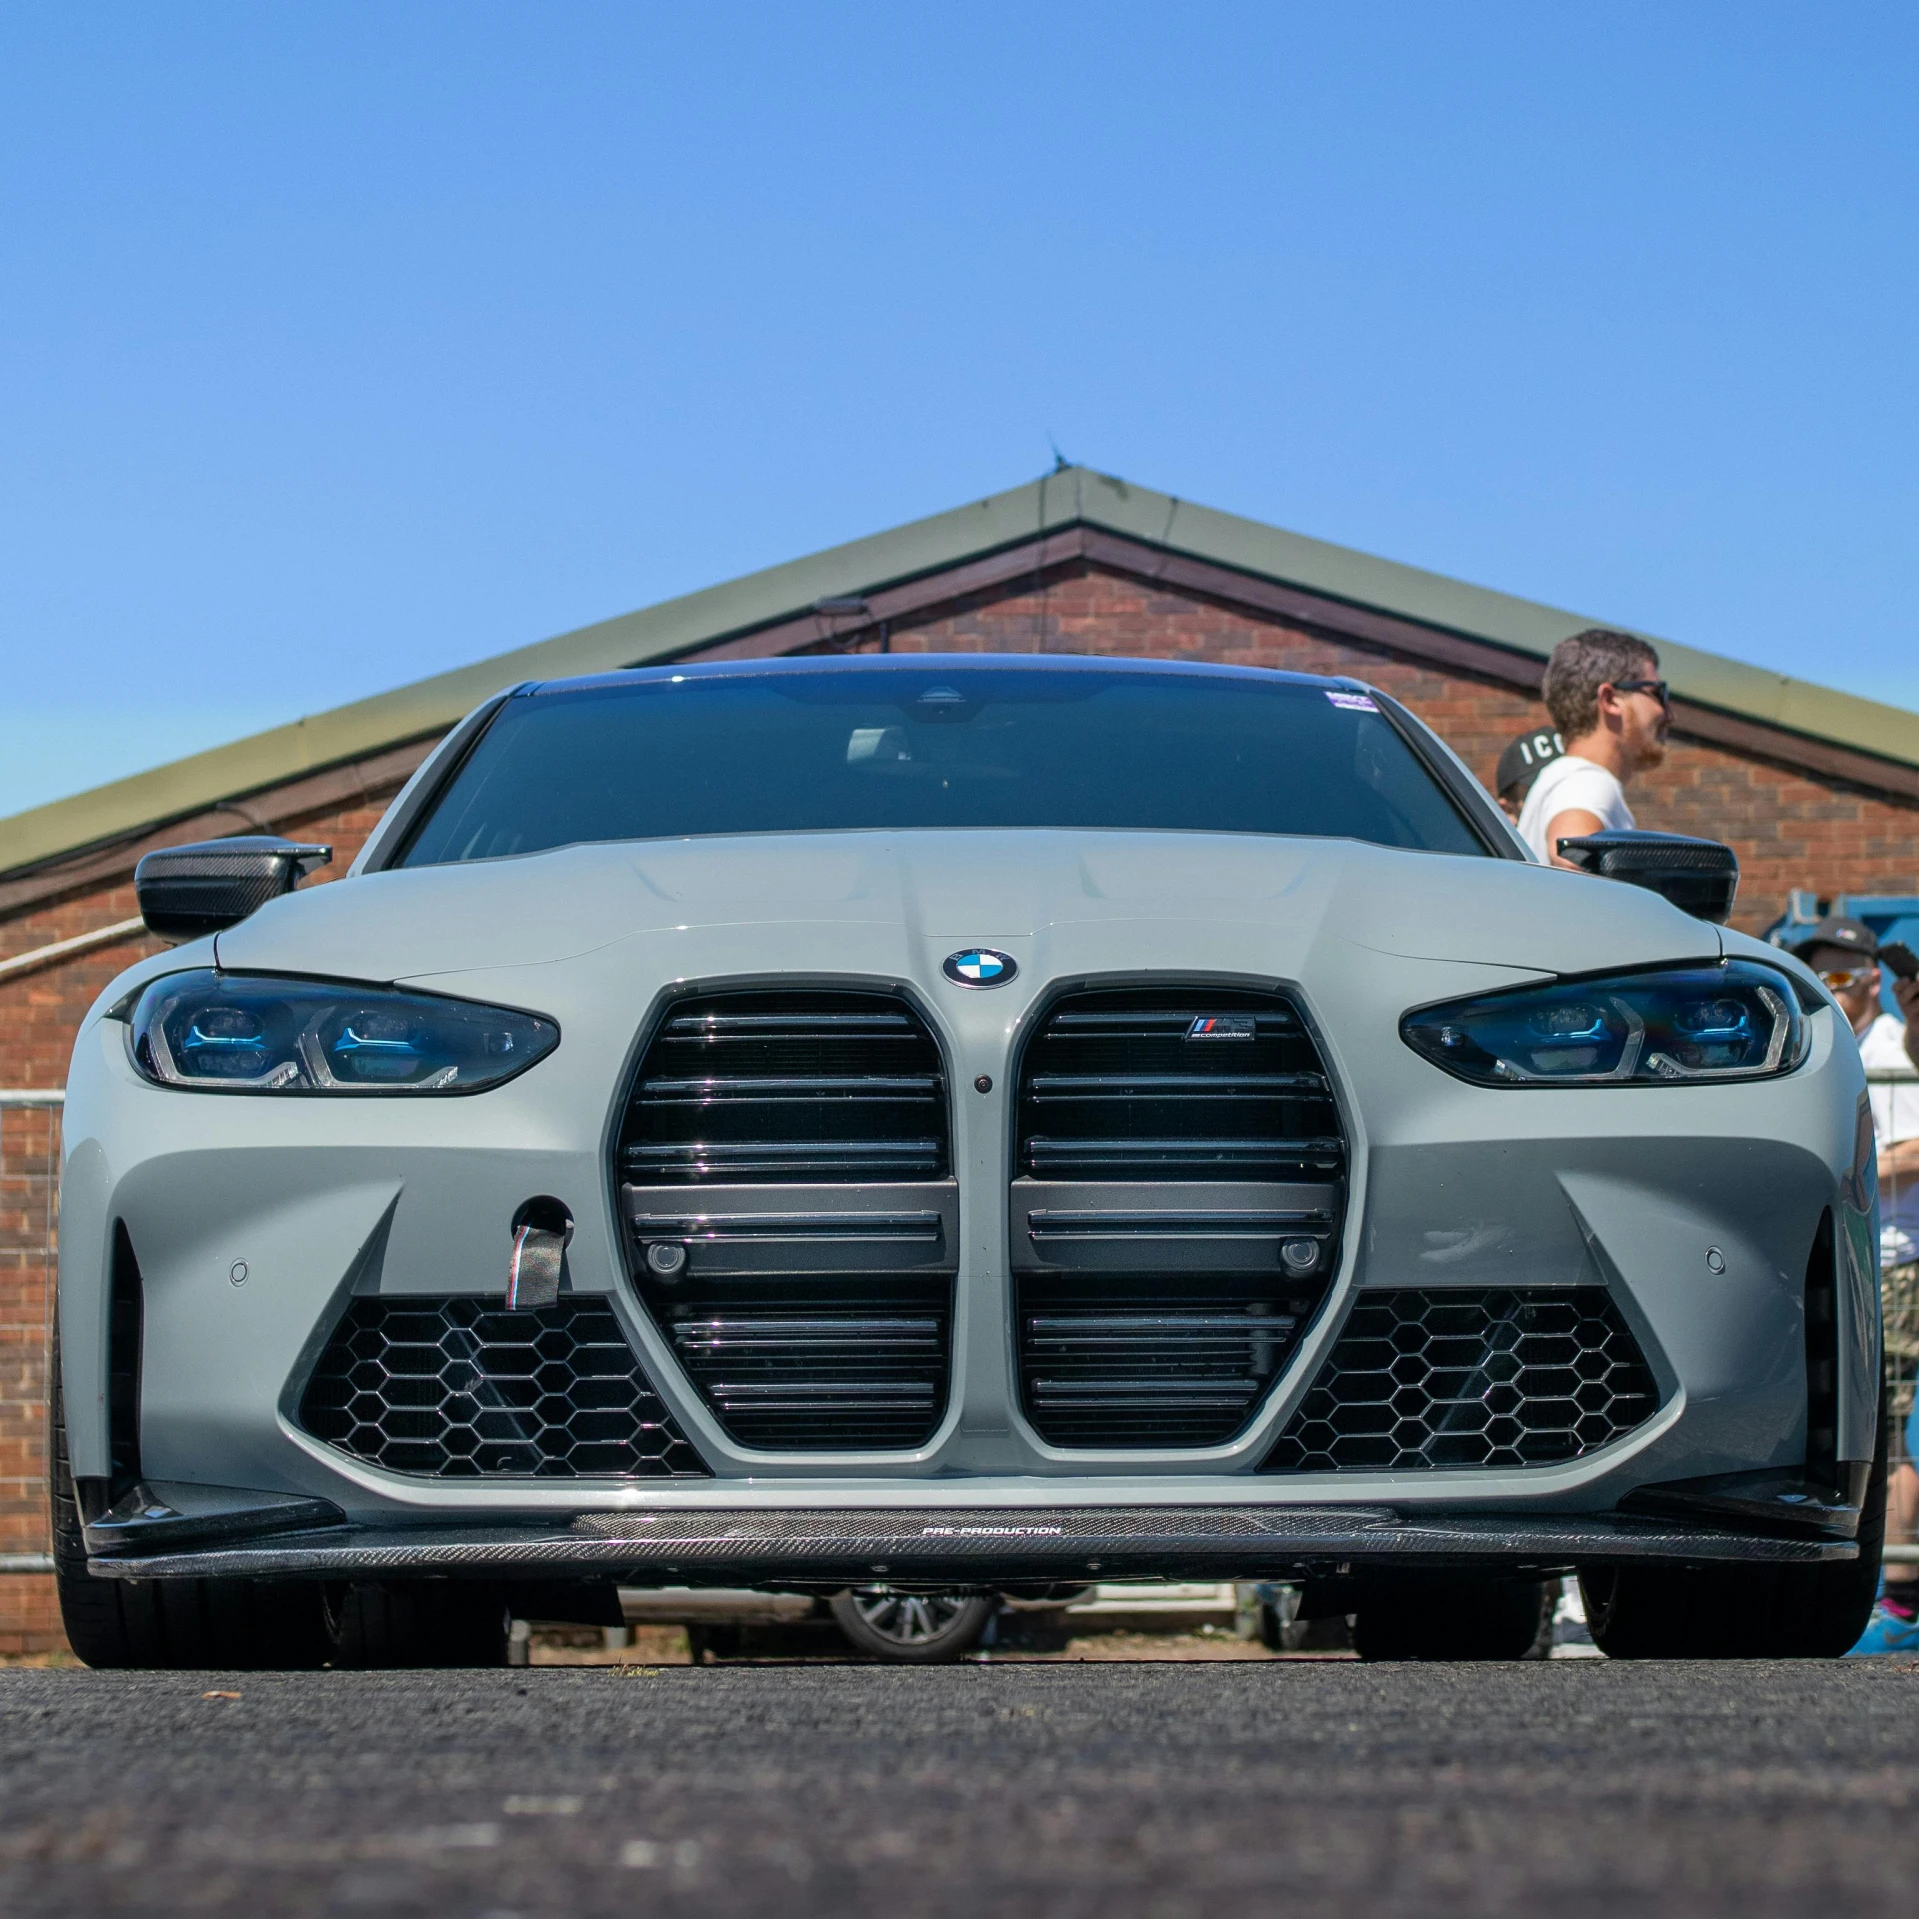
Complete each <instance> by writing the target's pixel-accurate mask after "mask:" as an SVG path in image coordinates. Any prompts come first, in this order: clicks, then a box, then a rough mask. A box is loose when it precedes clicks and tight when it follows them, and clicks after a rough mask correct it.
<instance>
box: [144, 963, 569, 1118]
mask: <svg viewBox="0 0 1919 1919" xmlns="http://www.w3.org/2000/svg"><path fill="white" fill-rule="evenodd" d="M129 1038H130V1043H131V1045H132V1048H133V1061H134V1064H135V1065H136V1066H137V1067H138V1068H139V1069H140V1071H141V1072H142V1073H144V1074H145V1075H146V1077H147V1078H148V1079H150V1080H154V1081H156V1082H157V1083H158V1084H160V1085H162V1086H185V1087H192V1088H194V1089H196V1090H198V1091H202V1092H213V1093H477V1092H480V1091H482V1090H483V1089H484V1088H486V1087H489V1086H497V1085H499V1084H500V1083H501V1081H502V1080H508V1079H511V1078H512V1077H513V1076H514V1075H515V1074H516V1073H522V1072H524V1071H525V1070H526V1069H527V1068H528V1067H529V1066H531V1065H532V1064H533V1062H534V1061H535V1060H537V1059H544V1058H545V1056H546V1055H547V1054H548V1053H550V1052H552V1050H553V1049H554V1047H556V1046H557V1045H558V1044H559V1043H560V1029H559V1028H558V1027H557V1026H555V1025H554V1024H553V1022H552V1021H551V1020H548V1019H541V1018H539V1017H538V1016H537V1015H535V1014H532V1013H514V1012H508V1011H506V1010H504V1009H503V1008H500V1007H494V1006H480V1005H476V1004H475V1003H474V1002H473V1001H472V1000H463V999H441V998H439V997H438V996H436V995H434V994H429V993H400V992H394V991H392V990H391V989H389V988H386V987H380V986H352V985H347V984H343V983H342V982H340V981H337V980H301V979H277V978H272V977H268V976H266V975H262V974H247V973H215V972H210V971H202V972H194V973H171V974H168V975H167V976H166V977H165V978H163V979H157V980H155V981H154V982H153V984H152V985H151V986H149V987H148V988H147V989H146V991H145V992H144V993H142V994H141V995H140V998H139V1001H138V1003H137V1004H136V1005H135V1007H134V1009H133V1017H132V1021H131V1027H130V1034H129Z"/></svg>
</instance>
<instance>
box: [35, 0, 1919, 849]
mask: <svg viewBox="0 0 1919 1919" xmlns="http://www.w3.org/2000/svg"><path fill="white" fill-rule="evenodd" d="M1915 97H1919V11H1915V10H1914V9H1913V8H1911V7H1910V6H1903V7H1891V6H1873V5H1851V6H1847V7H1844V8H1808V7H1804V6H1798V5H1765V4H1708V3H1705V0H1695V3H1693V4H1688V5H1686V6H1683V7H1673V6H1665V5H1632V4H1617V5H1609V6H1606V7H1571V6H1540V5H1537V4H1524V5H1511V6H1507V5H1479V4H1465V3H1462V4H1457V5H1448V6H1443V7H1442V6H1433V5H1430V4H1425V3H1424V0H1422V3H1421V4H1416V5H1390V4H1376V5H1360V6H1355V5H1347V4H1344V3H1343V0H1337V3H1336V0H1326V3H1325V4H1322V5H1315V6H1288V5H1281V4H1272V3H1268V4H1255V5H1245V6H1238V7H1226V6H1209V5H1204V4H1185V5H1180V6H1173V5H1170V4H1162V5H1159V6H1155V7H1148V6H1142V5H1128V4H1123V0H1109V3H1108V4H1105V5H1101V6H1097V7H1094V6H1075V5H1070V4H1060V3H1058V0H1055V3H1054V4H1048V5H1044V6H1039V7H1034V6H1031V5H1024V6H992V5H985V6H981V5H975V6H972V7H967V8H938V9H936V8H933V7H930V6H899V5H890V6H883V5H879V4H874V5H870V6H864V7H834V6H828V5H808V6H805V7H790V6H789V7H774V6H749V5H739V6H704V7H696V6H690V5H689V6H682V7H680V8H677V9H667V8H663V7H654V6H642V5H634V4H630V0H622V3H621V4H613V5H600V4H593V3H592V0H568V4H566V5H564V6H530V5H525V4H514V5H496V4H490V3H489V0H457V3H455V4H420V3H417V0H416V3H414V4H406V3H404V0H395V3H394V4H377V5H376V4H372V3H371V0H369V3H368V4H362V5H353V6H339V5H330V4H326V3H325V0H302V4H300V5H298V6H286V5H281V6H260V5H257V4H244V5H237V4H217V3H215V0H196V4H194V5H193V6H190V7H179V6H175V7H154V6H151V5H145V4H141V5H133V4H125V3H124V0H107V3H105V4H90V5H88V6H84V7H78V6H69V7H39V6H29V5H26V4H16V5H13V6H11V7H8V8H6V9H5V10H4V12H0V661H3V663H4V666H5V681H4V684H5V687H6V694H5V700H4V708H3V709H0V710H3V711H4V715H5V717H4V722H3V723H0V812H10V811H13V810H15V809H17V808H19V807H23V806H27V805H31V804H34V803H37V802H38V801H40V800H43V799H48V798H52V797H55V796H57V795H58V794H61V793H63V792H69V791H73V790H76V789H78V788H81V787H84V786H87V785H90V784H92V783H94V782H96V781H98V780H101V779H106V778H111V777H115V776H117V775H118V774H121V773H124V772H129V771H133V770H135V769H137V768H138V767H141V766H144V765H149V764H153V763H156V762H158V761H160V760H164V759H169V758H172V757H175V756H177V755H178V754H180V753H184V752H188V751H192V750H195V749H197V748H199V747H202V746H206V745H211V744H214V743H215V742H217V741H219V740H221V739H223V738H229V737H233V736H235V735H238V734H241V733H245V732H249V731H252V730H254V729H255V728H257V727H260V726H263V725H268V724H271V723H273V722H275V721H277V720H281V719H288V718H292V717H293V716H295V715H296V714H299V713H301V712H308V711H313V710H315V709H318V708H322V707H326V706H330V705H334V704H336V703H338V702H340V701H342V700H345V699H350V698H354V697H356V696H358V695H361V694H364V693H370V692H374V691H377V690H379V689H381V688H383V687H387V686H392V685H396V684H399V683H401V682H403V681H406V680H409V679H412V678H415V677H418V676H419V675H421V674H425V673H430V672H433V671H436V670H438V669H440V668H443V667H448V666H452V665H455V664H458V663H461V662H464V661H468V660H471V659H474V658H477V657H479V656H481V655H483V654H486V653H490V652H494V651H498V650H500V649H502V648H505V647H508V646H513V645H517V644H520V643H522V642H524V641H528V640H532V639H537V638H541V637H544V636H546V635H548V634H551V633H555V632H559V631H563V630H564V629H566V628H568V627H571V626H575V625H579V624H582V623H584V622H586V621H588V620H592V619H596V618H599V617H602V616H605V615H608V614H613V613H618V612H623V611H626V610H627V609H629V608H632V607H635V606H640V605H644V604H647V603H648V602H650V601H653V600H657V599H661V598H664V597H666V596H668V595H670V594H674V593H678V592H682V591H685V590H687V589H690V588H693V587H698V586H702V585H706V584H709V583H711V582H714V581H718V580H723V579H726V578H729V577H731V576H733V575H735V574H738V573H741V572H745V571H747V570H749V569H752V568H755V567H759V566H763V565H768V564H771V563H773V562H775V561H778V560H782V559H787V558H790V557H792V556H794V555H796V554H800V553H804V552H808V551H811V550H813V549H814V548H817V547H820V546H824V545H828V544H831V543H832V542H835V541H838V540H843V539H848V538H852V537H856V536H858V535H861V534H864V533H868V532H872V531H876V530H878V529H879V528H882V527H885V526H889V525H893V524H895V523H897V522H899V521H902V520H906V519H910V518H913V517H915V516H917V515H920V514H923V513H928V512H933V511H937V510H939V509H941V508H944V507H948V506H952V505H957V504H959V503H961V502H962V501H965V500H967V499H971V498H975V497H977V496H979V495H980V494H983V493H987V492H991V491H994V490H996V489H998V488H1001V487H1005V486H1010V485H1015V484H1017V483H1019V482H1021V481H1023V480H1026V479H1029V478H1031V477H1032V476H1033V475H1034V474H1036V473H1037V472H1039V471H1040V470H1041V469H1042V468H1043V467H1045V466H1046V465H1048V464H1049V463H1050V459H1051V454H1050V451H1049V444H1048V436H1049V435H1051V436H1052V438H1053V439H1054V440H1056V441H1057V443H1058V445H1059V446H1060V447H1061V448H1062V449H1064V451H1065V452H1066V454H1067V455H1068V456H1069V457H1070V458H1072V459H1075V460H1080V461H1084V462H1086V463H1087V464H1089V465H1093V466H1097V467H1101V468H1104V469H1106V470H1108V471H1111V472H1117V473H1120V474H1123V475H1125V476H1127V477H1129V478H1131V479H1134V480H1136V481H1139V482H1141V483H1143V484H1145V485H1148V486H1153V487H1157V488H1161V489H1164V490H1166V491H1169V492H1174V493H1178V494H1181V495H1184V496H1187V497H1190V498H1193V499H1197V500H1201V501H1204V502H1206V503H1207V504H1210V505H1214V506H1220V507H1224V508H1227V509H1230V510H1232V511H1235V512H1239V513H1244V514H1250V515H1253V516H1255V517H1257V518H1260V519H1265V520H1270V521H1273V522H1276V523H1278V524H1280V525H1283V526H1288V527H1292V528H1295V529H1297V530H1299V531H1302V532H1307V533H1312V534H1317V535H1319V536H1321V537H1323V538H1328V539H1333V540H1339V541H1344V542H1346V543H1348V544H1350V545H1353V546H1358V547H1363V548H1366V549H1368V550H1370V551H1373V552H1377V553H1382V554H1387V555H1390V556H1391V557H1393V558H1395V559H1400V560H1406V561H1411V562H1413V563H1416V564H1418V565H1422V566H1427V567H1432V568H1435V569H1437V570H1439V571H1442V572H1445V573H1450V574H1454V575H1457V576H1459V577H1462V578H1465V579H1469V580H1474V581H1479V582H1482V583H1485V584H1488V585H1493V586H1498V587H1502V588H1504V589H1507V590H1508V591H1512V592H1516V593H1521V594H1526V595H1529V596H1533V597H1536V598H1540V599H1545V600H1551V601H1555V602H1557V603H1560V604H1563V605H1566V606H1569V607H1572V608H1576V609H1579V610H1581V611H1586V612H1591V613H1594V614H1599V615H1603V616H1607V617H1610V618H1613V619H1617V620H1621V621H1624V622H1628V623H1631V624H1634V625H1637V626H1641V627H1644V628H1647V629H1649V630H1652V631H1654V632H1660V633H1665V634H1668V635H1670V636H1672V637H1673V638H1676V639H1681V640H1685V641H1687V642H1689V643H1691V644H1693V645H1697V646H1704V647H1710V648H1714V649H1717V650H1720V651H1723V652H1726V653H1731V654H1735V655H1737V656H1739V657H1741V658H1744V659H1747V660H1752V661H1755V662H1758V663H1760V664H1763V665H1768V666H1775V667H1778V668H1781V669H1783V670H1786V671H1790V672H1795V673H1803V674H1805V675H1807V676H1809V677H1812V678H1815V679H1820V680H1824V681H1826V682H1828V683H1830V684H1833V685H1838V686H1843V687H1847V688H1850V689H1852V690H1855V691H1858V692H1861V693H1866V694H1869V695H1872V696H1875V697H1879V698H1883V699H1890V700H1894V701H1897V702H1900V703H1903V704H1907V705H1915V706H1919V598H1915V594H1914V590H1913V583H1912V580H1911V577H1910V575H1911V571H1912V566H1913V561H1914V537H1913V536H1914V525H1915V506H1916V505H1919V467H1916V466H1915V456H1916V452H1919V430H1916V429H1919V404H1916V399H1919V355H1916V354H1915V350H1914V340H1915V330H1916V329H1915V306H1916V305H1919V300H1916V297H1915V296H1916V295H1919V273H1916V272H1915V254H1916V252H1919V218H1915V213H1916V211H1919V209H1916V207H1915V198H1916V196H1915V186H1916V185H1919V114H1915V111H1914V106H1913V102H1914V99H1915Z"/></svg>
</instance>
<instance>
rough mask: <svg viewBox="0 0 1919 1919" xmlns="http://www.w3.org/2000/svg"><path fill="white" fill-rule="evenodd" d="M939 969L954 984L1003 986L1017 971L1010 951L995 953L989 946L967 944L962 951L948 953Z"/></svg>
mask: <svg viewBox="0 0 1919 1919" xmlns="http://www.w3.org/2000/svg"><path fill="white" fill-rule="evenodd" d="M940 971H941V972H942V973H944V974H945V975H946V977H947V978H948V979H950V980H951V981H952V982H953V984H954V985H955V986H1004V985H1005V984H1006V982H1007V981H1008V980H1009V979H1011V978H1012V977H1013V975H1014V974H1015V973H1017V972H1018V971H1019V965H1018V962H1017V961H1015V960H1014V958H1013V956H1012V954H1011V953H996V952H994V951H993V949H992V948H991V947H990V946H969V947H968V948H967V949H966V951H965V952H963V953H949V954H947V956H946V963H945V965H943V966H942V967H941V968H940Z"/></svg>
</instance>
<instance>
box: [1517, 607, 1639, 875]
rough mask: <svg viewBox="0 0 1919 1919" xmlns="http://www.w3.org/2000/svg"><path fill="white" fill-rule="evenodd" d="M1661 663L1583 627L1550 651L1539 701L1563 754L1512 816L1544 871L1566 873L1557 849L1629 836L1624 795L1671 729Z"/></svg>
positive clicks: (1629, 640) (1624, 636)
mask: <svg viewBox="0 0 1919 1919" xmlns="http://www.w3.org/2000/svg"><path fill="white" fill-rule="evenodd" d="M1658 675H1659V655H1658V654H1657V653H1656V652H1654V651H1653V649H1652V648H1651V647H1650V646H1649V645H1648V644H1647V643H1646V642H1645V641H1644V640H1642V639H1638V638H1636V637H1635V636H1634V635H1633V634H1631V633H1616V632H1613V631H1612V630H1611V629H1609V628H1607V627H1603V626H1591V627H1588V628H1587V629H1586V630H1585V632H1583V633H1575V634H1574V635H1573V636H1572V637H1571V638H1570V639H1566V640H1561V641H1560V642H1559V644H1558V645H1557V646H1556V647H1554V648H1553V656H1552V658H1551V660H1550V661H1548V662H1547V666H1546V680H1545V685H1544V686H1543V687H1542V688H1541V691H1542V693H1543V695H1544V697H1545V701H1546V709H1547V711H1548V712H1550V713H1551V714H1552V716H1553V724H1554V726H1555V727H1557V728H1558V730H1559V734H1560V737H1561V738H1562V739H1564V741H1565V743H1566V749H1565V751H1564V753H1562V754H1561V755H1560V757H1559V758H1557V759H1556V760H1553V761H1552V762H1551V763H1550V764H1549V765H1547V766H1545V767H1544V768H1542V769H1541V771H1540V774H1539V777H1538V778H1537V779H1536V780H1534V781H1533V784H1532V790H1531V791H1530V792H1529V793H1528V794H1527V795H1526V803H1525V805H1524V807H1522V808H1521V810H1520V814H1519V837H1520V838H1521V839H1523V840H1524V841H1525V842H1526V844H1527V845H1528V846H1530V847H1531V848H1532V850H1533V852H1534V853H1535V854H1537V855H1538V857H1539V858H1540V859H1541V860H1543V861H1544V862H1545V863H1546V864H1547V865H1548V866H1570V865H1571V861H1569V860H1562V859H1561V858H1560V857H1559V842H1560V841H1561V840H1566V839H1580V838H1583V837H1584V836H1585V835H1586V834H1588V833H1597V832H1600V831H1601V830H1603V829H1605V828H1607V827H1630V826H1631V825H1632V824H1633V816H1632V808H1631V807H1630V806H1628V805H1627V804H1626V786H1627V783H1628V782H1629V781H1630V780H1631V779H1632V778H1633V776H1634V775H1635V774H1638V773H1645V772H1650V771H1651V769H1652V768H1653V767H1655V766H1657V765H1658V764H1659V762H1660V761H1661V760H1663V759H1664V758H1665V757H1666V734H1667V731H1668V729H1669V728H1670V726H1671V724H1672V715H1671V713H1670V711H1669V710H1668V706H1669V702H1668V698H1667V692H1666V682H1665V681H1664V680H1662V679H1660V678H1659V677H1658Z"/></svg>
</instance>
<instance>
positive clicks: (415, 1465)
mask: <svg viewBox="0 0 1919 1919" xmlns="http://www.w3.org/2000/svg"><path fill="white" fill-rule="evenodd" d="M300 1424H301V1425H302V1426H303V1427H305V1429H306V1430H307V1431H308V1432H310V1433H311V1434H312V1435H313V1436H314V1437H315V1438H316V1439H323V1440H325V1441H327V1442H328V1444H330V1445H334V1446H338V1447H339V1448H340V1450H341V1451H342V1452H347V1453H351V1454H352V1455H353V1456H354V1457H355V1458H356V1459H364V1460H367V1461H369V1462H370V1463H371V1464H373V1465H375V1466H384V1467H386V1468H387V1469H388V1470H389V1471H391V1472H400V1473H420V1474H424V1475H426V1476H428V1477H430V1478H436V1479H486V1478H531V1479H588V1478H591V1479H599V1478H609V1479H684V1478H700V1477H704V1476H706V1471H707V1469H706V1466H705V1465H704V1464H703V1462H702V1461H701V1459H700V1457H699V1455H698V1454H697V1453H696V1452H695V1451H694V1450H693V1448H692V1446H691V1445H690V1444H688V1442H687V1439H686V1436H685V1434H684V1433H682V1432H681V1431H680V1429H679V1427H678V1426H677V1425H676V1424H675V1423H674V1421H673V1417H672V1415H671V1414H670V1413H669V1412H668V1411H667V1409H666V1406H665V1404H664V1403H663V1402H662V1400H661V1399H660V1397H659V1395H658V1394H657V1393H656V1392H654V1390H653V1387H652V1384H651V1382H650V1381H649V1380H648V1379H647V1377H646V1375H645V1373H644V1372H642V1371H641V1370H640V1364H639V1361H638V1360H637V1359H636V1358H635V1357H634V1354H633V1350H632V1348H631V1347H630V1346H628V1345H627V1343H626V1336H625V1335H624V1334H623V1333H622V1332H621V1331H620V1325H619V1321H618V1320H617V1319H615V1318H614V1316H613V1313H612V1311H611V1310H610V1308H608V1307H607V1306H606V1304H605V1303H604V1302H603V1301H600V1300H594V1299H579V1298H571V1297H569V1298H564V1299H560V1300H558V1301H556V1302H555V1303H554V1304H553V1305H551V1306H543V1307H541V1308H540V1309H539V1310H538V1311H536V1312H519V1313H510V1312H507V1311H505V1310H504V1307H503V1304H502V1302H500V1301H498V1300H491V1299H480V1298H473V1297H469V1296H461V1297H458V1298H449V1299H356V1300H354V1301H352V1302H351V1304H350V1305H349V1306H348V1308H347V1312H346V1316H345V1318H343V1319H342V1320H341V1321H340V1323H339V1325H338V1326H337V1327H335V1328H334V1332H333V1337H332V1338H331V1339H330V1340H329V1341H328V1342H327V1346H326V1350H325V1351H324V1352H323V1353H322V1354H321V1355H320V1363H319V1364H318V1365H317V1366H316V1367H315V1368H314V1371H313V1377H312V1378H311V1379H310V1380H309V1381H308V1382H307V1389H306V1392H305V1394H304V1395H303V1396H302V1398H301V1401H300Z"/></svg>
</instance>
